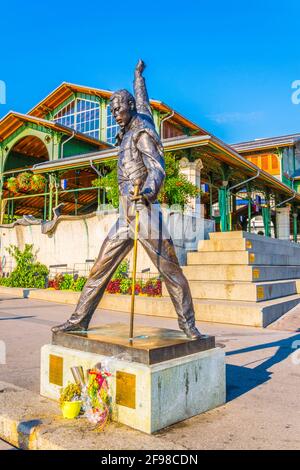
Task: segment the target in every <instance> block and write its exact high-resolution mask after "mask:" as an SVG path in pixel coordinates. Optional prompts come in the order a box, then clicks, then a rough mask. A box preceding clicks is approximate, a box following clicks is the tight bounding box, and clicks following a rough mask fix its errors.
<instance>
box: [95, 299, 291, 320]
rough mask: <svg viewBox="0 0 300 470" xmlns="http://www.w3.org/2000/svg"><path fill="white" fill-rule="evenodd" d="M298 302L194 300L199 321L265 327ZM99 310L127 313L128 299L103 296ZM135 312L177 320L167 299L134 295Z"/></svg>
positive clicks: (128, 310)
mask: <svg viewBox="0 0 300 470" xmlns="http://www.w3.org/2000/svg"><path fill="white" fill-rule="evenodd" d="M299 303H300V295H298V294H296V295H290V296H288V297H283V298H281V299H273V300H268V301H265V302H257V303H256V302H241V301H233V300H231V301H226V300H199V299H194V307H195V315H196V320H198V321H207V322H216V323H230V324H235V325H248V326H258V327H266V326H267V325H269V324H270V323H272V322H273V321H275V320H277V319H278V318H280V317H281V316H282V315H284V314H285V313H286V312H288V311H289V310H291V309H292V308H293V307H295V306H296V305H298V304H299ZM100 307H101V308H104V309H107V310H121V311H125V312H128V313H129V312H130V296H128V295H114V294H106V295H105V296H104V297H103V299H102V300H101V302H100ZM135 312H136V314H141V315H153V316H158V317H168V318H171V317H173V318H176V317H177V315H176V312H175V309H174V306H173V304H172V302H171V300H170V299H169V298H168V297H153V298H151V297H144V296H137V297H136V300H135Z"/></svg>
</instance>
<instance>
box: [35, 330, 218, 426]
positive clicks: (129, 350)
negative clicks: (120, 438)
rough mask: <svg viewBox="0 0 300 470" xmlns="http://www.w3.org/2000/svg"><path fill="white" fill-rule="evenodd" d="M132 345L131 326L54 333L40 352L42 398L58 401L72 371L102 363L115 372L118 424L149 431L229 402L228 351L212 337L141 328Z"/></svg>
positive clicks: (111, 381) (111, 379)
mask: <svg viewBox="0 0 300 470" xmlns="http://www.w3.org/2000/svg"><path fill="white" fill-rule="evenodd" d="M135 333H136V336H135V338H134V341H133V344H132V345H130V344H129V342H128V326H127V325H120V324H117V325H105V326H103V327H101V328H100V327H99V328H93V329H92V330H89V332H88V333H84V334H79V333H74V334H70V333H68V334H63V333H59V334H55V335H54V336H53V344H49V345H45V346H43V347H42V351H41V395H43V396H46V397H49V398H52V399H55V400H57V399H58V398H59V391H60V388H61V387H62V386H65V385H66V384H67V383H68V381H71V382H73V377H72V374H71V370H70V368H71V367H73V366H79V365H81V366H83V368H84V369H89V368H92V367H94V366H95V365H96V364H99V363H101V364H102V366H104V367H105V368H108V369H109V371H110V372H111V374H112V375H111V377H109V387H110V393H111V396H112V403H113V420H115V421H117V422H119V423H123V424H126V425H128V426H130V427H132V428H134V429H138V430H140V431H143V432H146V433H149V434H150V433H153V432H155V431H158V430H159V429H162V428H164V427H166V426H169V425H171V424H174V423H176V422H178V421H182V420H184V419H187V418H190V417H191V416H194V415H197V414H200V413H203V412H204V411H207V410H210V409H212V408H215V407H217V406H219V405H222V404H224V403H225V365H224V352H223V351H222V350H221V349H220V348H216V347H215V341H214V338H213V337H210V336H203V337H202V338H200V339H197V340H189V339H187V338H186V337H185V336H184V335H183V334H182V333H181V332H178V331H175V330H161V329H158V328H149V327H144V326H143V327H142V328H136V329H135Z"/></svg>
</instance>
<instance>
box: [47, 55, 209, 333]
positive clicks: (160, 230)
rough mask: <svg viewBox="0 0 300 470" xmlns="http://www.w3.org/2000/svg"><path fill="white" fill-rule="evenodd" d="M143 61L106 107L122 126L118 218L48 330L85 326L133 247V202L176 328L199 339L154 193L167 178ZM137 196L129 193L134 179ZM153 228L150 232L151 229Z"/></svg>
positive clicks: (185, 284) (141, 237)
mask: <svg viewBox="0 0 300 470" xmlns="http://www.w3.org/2000/svg"><path fill="white" fill-rule="evenodd" d="M144 69H145V64H144V62H143V61H141V60H140V61H139V62H138V64H137V66H136V69H135V78H134V93H135V98H134V97H133V96H132V95H131V93H129V92H128V91H127V90H120V91H117V92H115V93H114V94H113V95H112V97H111V99H110V108H111V112H112V114H113V116H114V117H115V119H116V121H117V123H118V124H119V126H120V128H121V130H120V132H119V134H118V136H117V144H118V145H119V159H118V181H119V190H120V200H121V204H120V217H119V219H118V221H117V222H116V224H115V225H114V227H113V228H112V229H111V231H110V232H109V234H108V236H107V237H106V239H105V240H104V242H103V245H102V247H101V249H100V253H99V256H98V258H97V260H96V262H95V264H94V266H93V268H92V270H91V272H90V276H89V278H88V280H87V282H86V284H85V287H84V289H83V291H82V293H81V296H80V299H79V301H78V304H77V306H76V308H75V311H74V313H73V314H72V316H71V317H70V319H69V320H68V321H67V322H66V323H64V324H62V325H59V326H56V327H54V328H52V331H53V332H57V331H78V330H81V331H82V330H86V329H87V328H88V325H89V323H90V320H91V318H92V316H93V313H94V311H95V309H96V307H97V306H98V304H99V301H100V299H101V297H102V296H103V294H104V292H105V289H106V287H107V285H108V283H109V281H110V279H111V277H112V275H113V273H114V271H115V270H116V268H117V267H118V265H119V264H120V262H121V261H122V259H123V258H124V257H125V256H126V255H128V253H129V252H130V250H131V248H132V246H133V230H134V229H133V221H134V212H135V204H138V210H139V211H140V229H139V241H140V243H141V244H142V245H143V247H144V248H145V250H146V252H147V253H148V255H149V257H150V259H151V260H152V262H153V263H154V265H155V266H156V267H157V269H158V271H159V272H160V274H161V276H162V278H163V280H164V282H165V284H166V287H167V289H168V292H169V294H170V297H171V299H172V302H173V304H174V307H175V309H176V312H177V315H178V323H179V327H180V328H181V329H182V330H183V331H184V332H185V334H186V335H187V336H188V337H189V338H198V337H199V336H201V334H200V332H199V331H198V329H197V328H196V326H195V313H194V307H193V301H192V297H191V292H190V288H189V285H188V282H187V280H186V278H185V277H184V275H183V273H182V270H181V267H180V266H179V263H178V259H177V256H176V254H175V249H174V245H173V242H172V240H171V237H170V235H169V234H168V232H167V229H166V227H165V226H164V224H163V220H162V213H161V211H160V206H159V204H158V202H157V195H158V193H159V190H160V188H161V186H162V185H163V182H164V178H165V165H164V156H163V147H162V144H161V141H160V138H159V136H158V134H157V132H156V130H155V126H154V122H153V117H152V112H151V108H150V103H149V98H148V94H147V90H146V85H145V80H144V78H143V76H142V73H143V71H144ZM137 180H139V182H140V188H141V189H140V192H139V195H138V196H133V188H134V185H135V184H136V181H137ZM149 227H151V233H149Z"/></svg>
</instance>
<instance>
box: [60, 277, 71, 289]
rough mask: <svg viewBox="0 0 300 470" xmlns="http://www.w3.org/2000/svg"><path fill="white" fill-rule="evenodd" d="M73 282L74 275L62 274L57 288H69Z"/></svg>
mask: <svg viewBox="0 0 300 470" xmlns="http://www.w3.org/2000/svg"><path fill="white" fill-rule="evenodd" d="M73 283H74V277H73V275H72V274H64V276H63V279H62V281H61V283H60V286H59V288H60V289H61V290H70V289H71V287H72V285H73Z"/></svg>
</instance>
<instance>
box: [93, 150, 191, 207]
mask: <svg viewBox="0 0 300 470" xmlns="http://www.w3.org/2000/svg"><path fill="white" fill-rule="evenodd" d="M165 165H166V179H165V184H164V187H163V188H162V190H161V192H160V194H159V196H158V200H159V201H160V202H163V203H165V204H169V205H170V206H171V205H173V204H178V205H180V206H181V207H183V206H184V205H185V204H187V203H188V200H189V198H190V197H196V196H199V194H200V190H199V188H197V186H195V185H194V184H192V183H191V182H190V181H189V180H188V179H187V178H186V176H184V175H183V174H181V173H180V167H179V160H176V156H175V154H173V153H171V152H167V153H166V154H165ZM105 166H106V167H107V166H108V164H107V163H106V164H105ZM92 185H93V186H95V187H97V188H103V189H105V191H106V195H107V200H108V202H109V203H111V204H112V205H113V206H114V207H116V208H117V207H118V206H119V188H118V175H117V162H109V173H108V174H107V175H106V176H103V177H102V178H96V179H95V180H93V181H92Z"/></svg>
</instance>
